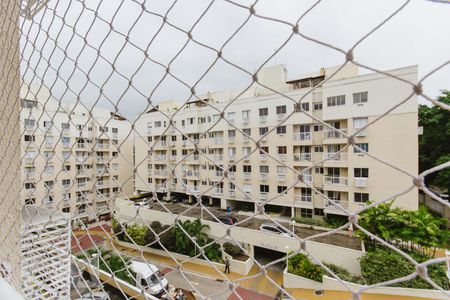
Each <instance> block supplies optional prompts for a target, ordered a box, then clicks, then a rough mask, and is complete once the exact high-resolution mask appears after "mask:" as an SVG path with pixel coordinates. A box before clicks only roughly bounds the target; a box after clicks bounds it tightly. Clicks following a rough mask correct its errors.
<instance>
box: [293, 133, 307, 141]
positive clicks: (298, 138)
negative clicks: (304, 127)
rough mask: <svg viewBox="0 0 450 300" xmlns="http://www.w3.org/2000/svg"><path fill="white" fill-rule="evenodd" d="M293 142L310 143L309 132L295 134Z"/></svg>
mask: <svg viewBox="0 0 450 300" xmlns="http://www.w3.org/2000/svg"><path fill="white" fill-rule="evenodd" d="M294 140H295V141H310V140H311V132H295V133H294Z"/></svg>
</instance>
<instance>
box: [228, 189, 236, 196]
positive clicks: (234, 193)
mask: <svg viewBox="0 0 450 300" xmlns="http://www.w3.org/2000/svg"><path fill="white" fill-rule="evenodd" d="M228 196H229V197H230V198H235V197H236V191H235V190H229V191H228Z"/></svg>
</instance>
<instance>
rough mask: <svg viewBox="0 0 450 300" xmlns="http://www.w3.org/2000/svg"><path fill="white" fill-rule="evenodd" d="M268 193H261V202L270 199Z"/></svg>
mask: <svg viewBox="0 0 450 300" xmlns="http://www.w3.org/2000/svg"><path fill="white" fill-rule="evenodd" d="M268 196H269V195H268V193H267V192H261V193H259V199H261V200H267V198H268Z"/></svg>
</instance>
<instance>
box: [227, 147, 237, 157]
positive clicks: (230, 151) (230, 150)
mask: <svg viewBox="0 0 450 300" xmlns="http://www.w3.org/2000/svg"><path fill="white" fill-rule="evenodd" d="M228 156H231V157H233V156H236V148H234V147H233V148H228Z"/></svg>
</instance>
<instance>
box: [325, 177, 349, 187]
mask: <svg viewBox="0 0 450 300" xmlns="http://www.w3.org/2000/svg"><path fill="white" fill-rule="evenodd" d="M323 184H324V185H333V186H346V185H347V184H348V178H347V177H338V176H324V178H323Z"/></svg>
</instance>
